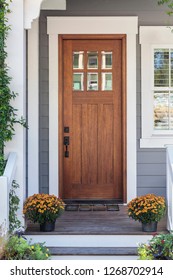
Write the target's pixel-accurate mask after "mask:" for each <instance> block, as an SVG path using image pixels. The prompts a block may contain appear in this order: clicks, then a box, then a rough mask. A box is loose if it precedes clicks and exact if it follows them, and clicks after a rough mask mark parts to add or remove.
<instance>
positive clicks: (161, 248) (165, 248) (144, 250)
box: [138, 233, 173, 260]
mask: <svg viewBox="0 0 173 280" xmlns="http://www.w3.org/2000/svg"><path fill="white" fill-rule="evenodd" d="M138 255H139V259H140V260H173V234H171V233H170V234H158V235H155V236H153V238H152V239H151V240H150V241H149V243H148V244H145V243H143V244H140V245H139V247H138Z"/></svg>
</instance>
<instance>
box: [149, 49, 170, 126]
mask: <svg viewBox="0 0 173 280" xmlns="http://www.w3.org/2000/svg"><path fill="white" fill-rule="evenodd" d="M153 64H154V65H153V70H154V71H153V72H154V73H153V74H154V75H153V78H154V79H153V98H154V102H153V114H154V123H153V126H154V130H157V131H158V130H161V131H164V130H169V131H170V130H173V49H170V48H154V49H153Z"/></svg>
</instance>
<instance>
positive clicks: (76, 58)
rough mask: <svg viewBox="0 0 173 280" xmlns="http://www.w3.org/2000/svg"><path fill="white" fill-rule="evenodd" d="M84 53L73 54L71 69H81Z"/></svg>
mask: <svg viewBox="0 0 173 280" xmlns="http://www.w3.org/2000/svg"><path fill="white" fill-rule="evenodd" d="M83 61H84V52H83V51H80V52H73V69H83V66H84V62H83Z"/></svg>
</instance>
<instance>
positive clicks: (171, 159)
mask: <svg viewBox="0 0 173 280" xmlns="http://www.w3.org/2000/svg"><path fill="white" fill-rule="evenodd" d="M166 151H167V162H166V166H167V215H168V221H167V228H168V230H173V145H169V146H167V147H166Z"/></svg>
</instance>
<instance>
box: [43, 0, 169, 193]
mask: <svg viewBox="0 0 173 280" xmlns="http://www.w3.org/2000/svg"><path fill="white" fill-rule="evenodd" d="M58 15H60V16H82V15H84V16H138V17H139V26H140V25H168V24H169V22H171V19H170V18H169V17H168V16H167V15H166V14H165V7H163V6H158V5H157V0H145V1H143V0H130V1H129V0H121V1H115V0H87V1H86V0H67V10H66V11H41V15H40V130H39V132H40V150H39V153H40V157H39V158H40V191H42V192H48V188H49V186H48V181H49V180H48V179H49V174H48V166H49V153H48V146H49V139H48V131H49V127H48V121H49V110H48V37H47V35H46V32H47V30H46V17H47V16H58ZM138 42H139V38H138V37H137V105H136V106H137V193H138V195H142V194H145V193H148V192H150V193H151V192H153V193H155V194H159V195H165V186H166V170H165V168H166V165H165V163H166V154H165V150H164V149H140V146H139V141H140V137H141V81H140V73H141V70H140V59H141V58H140V45H139V43H138Z"/></svg>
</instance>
